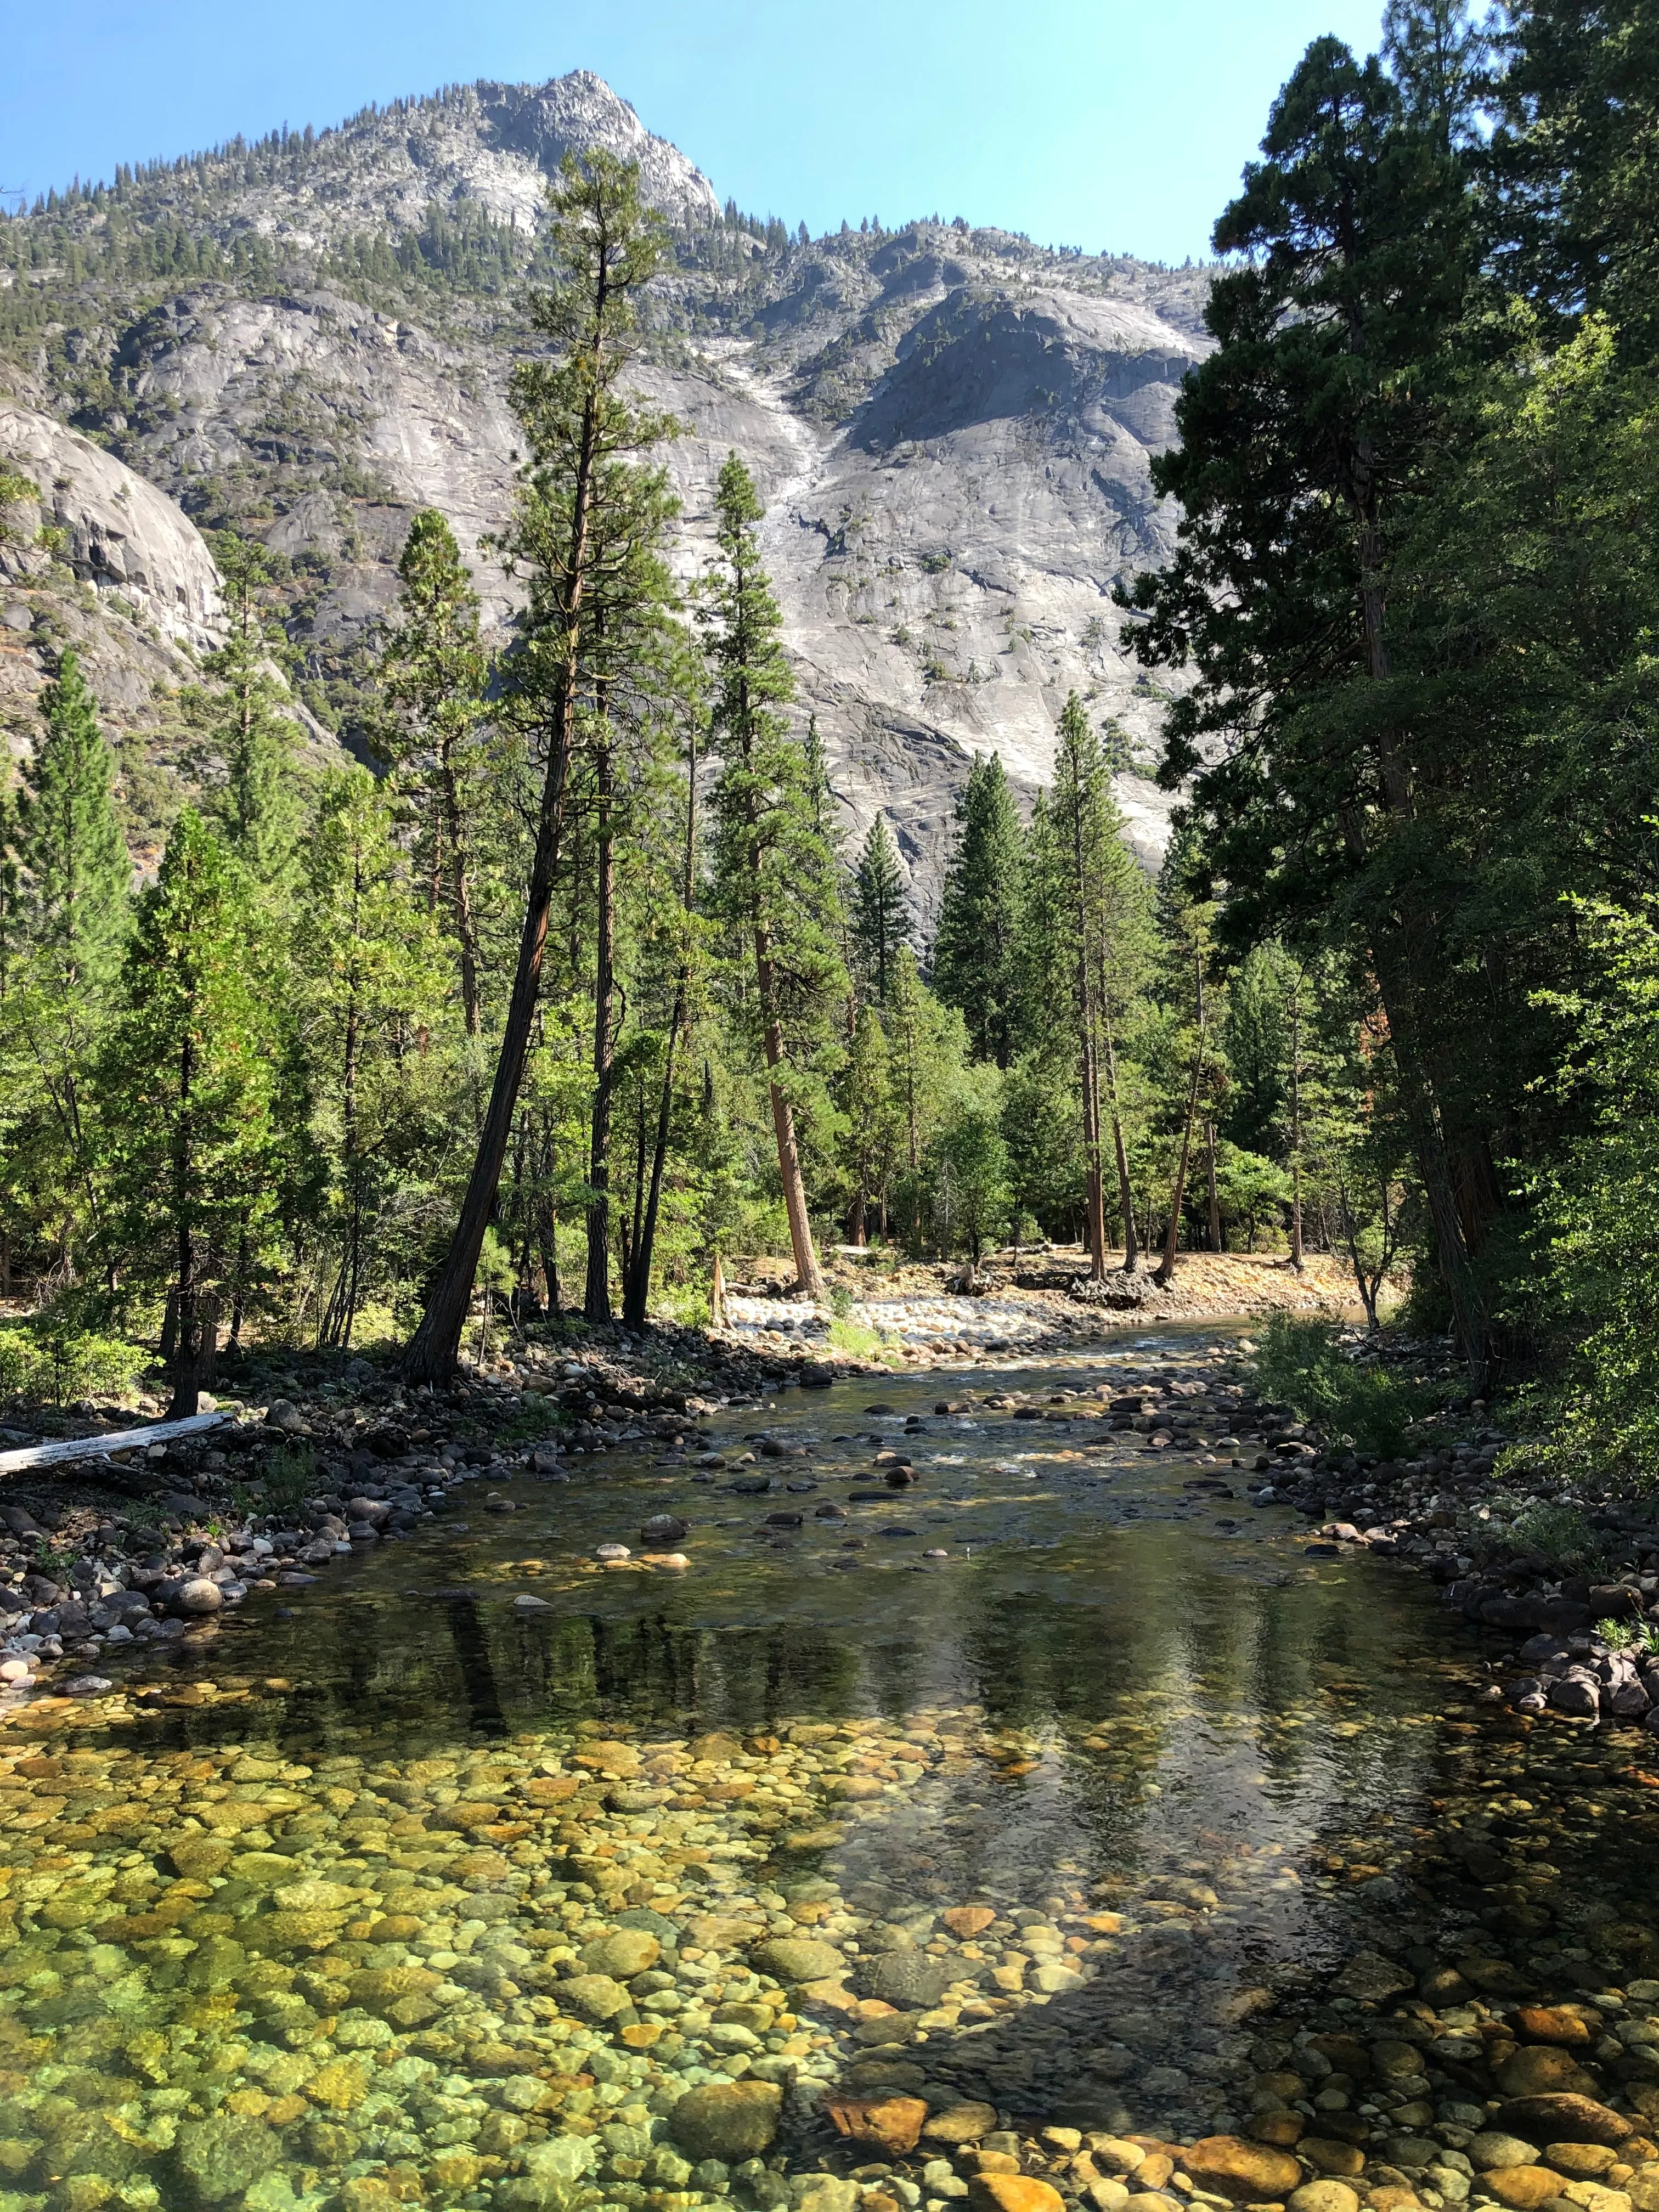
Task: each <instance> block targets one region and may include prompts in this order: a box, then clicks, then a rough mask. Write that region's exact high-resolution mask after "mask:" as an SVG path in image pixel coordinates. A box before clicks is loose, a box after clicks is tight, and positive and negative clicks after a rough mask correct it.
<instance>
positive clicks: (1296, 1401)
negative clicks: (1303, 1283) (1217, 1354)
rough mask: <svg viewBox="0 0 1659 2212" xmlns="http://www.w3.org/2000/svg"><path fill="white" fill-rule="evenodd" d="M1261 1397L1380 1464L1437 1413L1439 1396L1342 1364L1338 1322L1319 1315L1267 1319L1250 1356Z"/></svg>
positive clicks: (1380, 1371)
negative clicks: (1427, 1416) (1429, 1415)
mask: <svg viewBox="0 0 1659 2212" xmlns="http://www.w3.org/2000/svg"><path fill="white" fill-rule="evenodd" d="M1255 1370H1256V1378H1257V1381H1258V1383H1259V1384H1260V1386H1261V1390H1262V1392H1263V1393H1264V1395H1267V1397H1269V1398H1273V1399H1276V1400H1279V1401H1282V1402H1283V1403H1284V1404H1285V1405H1287V1406H1289V1407H1291V1409H1292V1411H1293V1412H1294V1413H1295V1414H1296V1416H1297V1419H1298V1420H1303V1421H1310V1422H1312V1423H1313V1424H1314V1425H1315V1426H1316V1428H1318V1429H1319V1430H1320V1431H1322V1434H1324V1435H1325V1436H1327V1437H1329V1438H1330V1439H1331V1441H1332V1442H1333V1443H1341V1442H1346V1443H1348V1444H1350V1445H1351V1446H1352V1448H1353V1449H1355V1450H1356V1451H1363V1452H1370V1453H1374V1454H1375V1455H1376V1457H1377V1458H1379V1459H1398V1458H1399V1457H1400V1455H1401V1453H1402V1452H1404V1451H1405V1450H1407V1449H1408V1447H1409V1445H1410V1443H1411V1441H1412V1437H1411V1431H1412V1429H1413V1425H1414V1424H1416V1423H1418V1422H1419V1421H1421V1420H1422V1419H1424V1418H1425V1416H1426V1415H1427V1414H1429V1413H1431V1412H1432V1411H1433V1410H1434V1406H1435V1398H1436V1394H1435V1393H1434V1392H1433V1391H1432V1390H1431V1389H1425V1387H1424V1385H1422V1384H1421V1383H1408V1382H1407V1381H1405V1380H1403V1379H1402V1378H1401V1376H1395V1375H1390V1374H1389V1373H1388V1372H1387V1371H1386V1370H1384V1369H1383V1368H1381V1367H1370V1366H1366V1367H1358V1366H1356V1365H1355V1364H1353V1362H1352V1360H1350V1359H1348V1358H1345V1356H1344V1354H1343V1352H1342V1348H1341V1340H1340V1331H1339V1328H1338V1326H1337V1324H1336V1323H1335V1322H1333V1321H1331V1320H1328V1319H1327V1318H1324V1317H1322V1316H1314V1317H1312V1318H1305V1317H1303V1316H1297V1315H1295V1314H1287V1313H1276V1314H1272V1315H1270V1316H1268V1318H1267V1324H1266V1326H1265V1327H1264V1328H1263V1329H1262V1331H1261V1339H1260V1341H1259V1345H1258V1348H1257V1352H1256V1358H1255Z"/></svg>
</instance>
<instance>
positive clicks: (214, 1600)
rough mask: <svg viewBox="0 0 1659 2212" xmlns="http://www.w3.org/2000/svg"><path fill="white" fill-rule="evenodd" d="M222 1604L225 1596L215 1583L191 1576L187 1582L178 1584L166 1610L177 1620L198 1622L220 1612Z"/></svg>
mask: <svg viewBox="0 0 1659 2212" xmlns="http://www.w3.org/2000/svg"><path fill="white" fill-rule="evenodd" d="M224 1602H225V1594H224V1592H223V1591H222V1589H220V1587H219V1585H218V1583H216V1582H211V1581H210V1580H209V1578H208V1577H207V1576H205V1575H193V1576H191V1579H190V1580H189V1581H188V1582H185V1583H179V1588H178V1589H177V1590H176V1591H175V1592H174V1593H173V1601H172V1603H171V1605H170V1606H169V1607H168V1608H167V1610H168V1611H169V1612H170V1613H173V1614H174V1615H175V1616H177V1617H179V1618H183V1619H197V1620H199V1619H202V1618H204V1616H205V1615H207V1614H208V1613H219V1612H221V1611H222V1609H223V1607H224Z"/></svg>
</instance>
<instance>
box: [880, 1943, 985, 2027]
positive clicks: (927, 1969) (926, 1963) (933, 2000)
mask: <svg viewBox="0 0 1659 2212" xmlns="http://www.w3.org/2000/svg"><path fill="white" fill-rule="evenodd" d="M971 1966H972V1962H971V1960H962V1961H961V1962H960V1963H958V1962H957V1960H944V1959H930V1958H929V1957H928V1955H927V1952H925V1951H879V1952H878V1953H877V1954H876V1956H875V1957H874V1958H873V1959H871V1960H867V1961H866V1964H865V1966H864V1970H863V1977H862V1978H863V1981H864V1985H865V1988H866V1990H868V1991H869V1993H870V1995H871V1996H872V1997H879V1998H881V1999H882V2001H883V2002H884V2003H886V2004H890V2005H896V2007H897V2008H898V2009H899V2010H900V2011H901V2012H924V2011H926V2010H927V2008H929V2007H930V2006H933V2005H936V2004H937V2003H938V2002H939V1999H940V1998H941V1997H942V1996H944V1995H945V1991H946V1990H948V1989H949V1988H950V1986H951V1983H952V1982H953V1981H955V1980H956V1979H957V1978H958V1976H959V1975H960V1974H963V1973H967V1972H970V1971H971Z"/></svg>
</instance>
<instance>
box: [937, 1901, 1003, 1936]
mask: <svg viewBox="0 0 1659 2212" xmlns="http://www.w3.org/2000/svg"><path fill="white" fill-rule="evenodd" d="M939 1918H940V1919H941V1920H942V1921H943V1922H944V1923H945V1926H946V1927H947V1928H948V1929H950V1931H951V1934H952V1935H953V1936H959V1937H960V1938H961V1940H962V1941H963V1942H964V1943H966V1942H971V1941H972V1939H973V1938H974V1937H975V1936H978V1935H980V1934H981V1933H982V1931H983V1930H984V1929H987V1928H988V1927H989V1926H990V1924H991V1923H992V1922H993V1921H994V1919H995V1918H996V1914H995V1913H994V1911H992V1910H991V1908H990V1906H989V1905H952V1906H951V1909H950V1910H949V1911H948V1912H941V1913H940V1915H939Z"/></svg>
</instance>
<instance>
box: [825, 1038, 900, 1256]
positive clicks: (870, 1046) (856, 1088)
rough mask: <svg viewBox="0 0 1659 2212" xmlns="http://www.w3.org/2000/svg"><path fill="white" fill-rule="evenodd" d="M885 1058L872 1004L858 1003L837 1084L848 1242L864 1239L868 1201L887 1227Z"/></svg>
mask: <svg viewBox="0 0 1659 2212" xmlns="http://www.w3.org/2000/svg"><path fill="white" fill-rule="evenodd" d="M889 1057H890V1055H889V1052H888V1046H887V1039H886V1036H885V1035H884V1033H883V1030H882V1026H881V1023H880V1022H879V1020H878V1018H877V1016H876V1012H875V1010H874V1008H873V1007H871V1006H860V1008H859V1011H858V1015H857V1018H856V1019H855V1021H854V1028H853V1040H852V1042H851V1044H850V1045H849V1046H848V1052H847V1060H846V1064H845V1065H844V1066H843V1067H842V1072H841V1081H840V1084H839V1085H838V1094H839V1098H840V1104H841V1111H842V1122H843V1133H842V1141H841V1156H842V1164H843V1171H844V1173H845V1176H846V1179H847V1185H848V1202H847V1241H848V1243H849V1244H865V1243H868V1241H869V1226H870V1213H871V1210H872V1206H873V1207H874V1209H875V1210H876V1212H877V1213H878V1217H879V1219H880V1222H881V1225H882V1226H883V1228H885V1226H886V1219H887V1186H888V1182H889V1181H890V1177H891V1175H892V1171H893V1161H894V1158H895V1152H896V1142H897V1137H898V1121H897V1119H896V1115H895V1113H894V1102H893V1092H892V1084H891V1081H890V1077H889V1073H888V1061H889Z"/></svg>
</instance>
